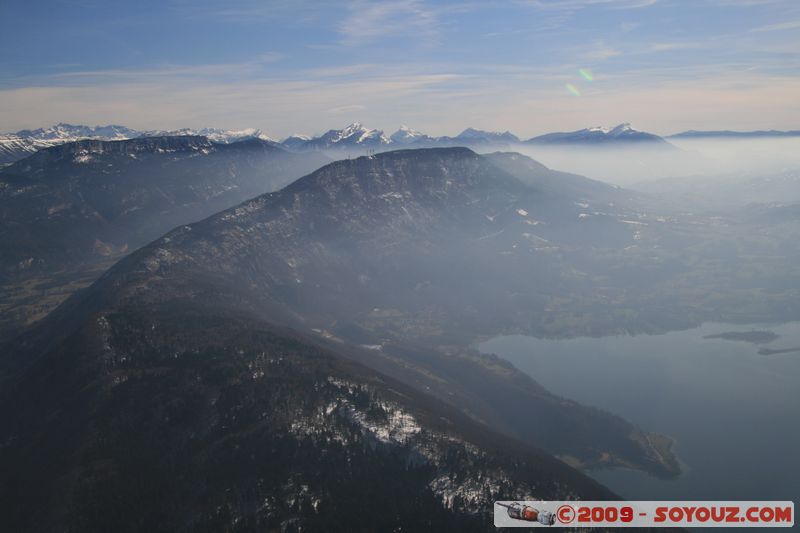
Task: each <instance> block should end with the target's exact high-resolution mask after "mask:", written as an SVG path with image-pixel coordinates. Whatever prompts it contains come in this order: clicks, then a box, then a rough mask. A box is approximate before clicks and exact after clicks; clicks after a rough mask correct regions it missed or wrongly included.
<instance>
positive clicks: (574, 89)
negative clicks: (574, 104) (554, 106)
mask: <svg viewBox="0 0 800 533" xmlns="http://www.w3.org/2000/svg"><path fill="white" fill-rule="evenodd" d="M566 87H567V90H568V91H569V92H570V93H571V94H572V95H573V96H580V95H581V92H580V91H579V90H578V88H577V87H575V86H574V85H572V84H571V83H568V84H567V85H566Z"/></svg>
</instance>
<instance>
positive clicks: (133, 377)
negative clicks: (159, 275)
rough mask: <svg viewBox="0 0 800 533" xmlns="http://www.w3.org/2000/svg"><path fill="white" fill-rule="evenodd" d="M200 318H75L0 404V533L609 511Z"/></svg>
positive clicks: (593, 491)
mask: <svg viewBox="0 0 800 533" xmlns="http://www.w3.org/2000/svg"><path fill="white" fill-rule="evenodd" d="M198 289H200V287H198ZM201 290H202V289H201ZM173 296H175V295H174V294H173ZM200 300H202V299H198V300H193V301H186V300H184V301H179V300H178V299H175V298H165V299H163V300H162V301H161V302H159V303H155V302H148V303H146V304H142V305H137V304H136V303H134V302H128V303H127V304H125V305H115V306H113V308H112V307H110V306H106V307H105V309H104V310H103V312H101V313H95V314H91V315H87V314H83V313H84V312H85V311H86V309H85V308H82V309H81V310H80V311H77V312H80V313H81V324H80V326H78V327H77V328H76V329H74V330H72V332H71V333H70V334H69V335H68V336H67V337H65V338H64V339H63V340H62V341H61V342H60V343H58V344H57V345H55V346H54V347H52V348H51V349H49V350H46V351H45V352H44V353H43V354H42V356H41V358H40V359H38V361H37V362H36V363H35V364H34V365H33V366H32V367H31V368H30V369H29V370H28V371H27V372H26V373H25V375H24V376H22V377H21V378H20V379H19V380H18V381H17V382H16V383H15V385H14V386H13V387H4V388H3V392H2V393H0V397H1V398H2V399H0V413H2V416H3V420H4V421H5V422H4V424H3V427H2V428H0V442H2V447H1V448H0V491H1V492H0V502H1V503H0V510H2V515H3V516H2V518H0V524H2V526H3V529H4V530H7V531H56V530H58V531H69V532H72V531H75V532H89V531H98V532H100V531H121V532H126V531H131V532H133V531H154V532H160V531H164V532H167V531H168V532H176V531H209V532H210V531H233V530H235V531H265V530H266V531H277V530H280V531H301V530H302V531H382V530H386V531H388V530H396V529H397V528H399V527H402V528H403V529H404V530H405V529H409V530H414V531H423V530H433V531H487V530H490V529H493V525H492V521H491V520H492V518H491V515H490V510H491V509H492V501H493V500H495V499H502V498H505V497H509V496H510V495H514V496H515V497H526V498H541V499H567V498H574V497H576V496H577V497H581V498H587V499H614V498H615V496H614V495H613V494H611V493H609V492H608V491H607V490H605V489H603V488H602V487H601V486H599V485H598V484H597V483H595V482H593V481H592V480H590V479H589V478H587V477H585V476H584V475H582V474H580V473H578V472H577V471H575V470H572V469H571V468H569V467H568V466H566V465H565V464H564V463H562V462H560V461H558V460H556V459H554V458H552V457H551V456H549V455H547V454H544V453H542V452H540V451H537V450H535V449H532V448H531V447H529V446H523V445H521V444H519V443H516V442H514V441H510V440H509V439H507V438H503V437H500V436H498V435H496V434H493V433H491V432H489V431H487V430H486V429H485V428H484V427H482V426H480V425H479V424H476V423H475V422H474V421H471V420H469V419H467V418H466V417H464V415H462V414H460V413H459V412H457V411H456V410H454V409H452V408H448V407H445V406H443V405H442V404H440V403H439V402H436V401H433V400H431V399H430V398H428V397H426V396H425V395H421V394H419V392H417V391H413V390H411V389H410V388H408V387H407V386H405V385H403V384H401V383H398V382H396V381H395V380H392V379H389V378H386V377H383V376H380V375H377V374H375V373H374V372H373V371H371V370H367V369H366V368H364V367H362V366H361V365H358V364H354V363H352V362H348V361H347V360H345V359H343V358H342V357H339V356H337V355H335V354H332V353H330V352H329V351H326V350H324V349H320V348H319V347H316V346H314V345H313V344H310V343H309V342H308V341H304V340H303V339H301V338H299V337H298V336H297V335H295V334H291V333H289V332H286V331H282V330H276V329H275V328H273V327H270V326H268V325H266V324H265V323H264V322H263V321H258V320H253V319H252V317H251V316H249V315H248V314H242V313H237V312H235V311H231V310H229V309H226V308H225V307H220V306H217V305H212V306H210V307H208V306H206V304H207V303H208V302H203V303H201V302H200ZM73 311H76V310H75V309H73Z"/></svg>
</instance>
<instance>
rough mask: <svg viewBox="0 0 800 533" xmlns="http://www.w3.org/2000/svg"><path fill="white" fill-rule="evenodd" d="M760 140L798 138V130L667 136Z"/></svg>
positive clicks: (672, 136)
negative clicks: (765, 138) (763, 138)
mask: <svg viewBox="0 0 800 533" xmlns="http://www.w3.org/2000/svg"><path fill="white" fill-rule="evenodd" d="M715 137H719V138H734V139H736V138H739V139H750V138H761V137H767V138H769V137H800V130H791V131H779V130H758V131H730V130H719V131H697V130H689V131H684V132H681V133H675V134H673V135H669V136H668V138H670V139H673V138H674V139H702V138H715Z"/></svg>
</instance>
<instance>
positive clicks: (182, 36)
mask: <svg viewBox="0 0 800 533" xmlns="http://www.w3.org/2000/svg"><path fill="white" fill-rule="evenodd" d="M354 121H360V122H362V123H363V124H365V125H366V126H368V127H373V128H379V129H383V130H386V132H387V133H391V132H392V131H394V130H395V129H397V127H398V126H400V125H401V124H406V125H408V126H410V127H412V128H414V129H418V130H421V131H424V132H426V133H429V134H432V135H453V134H456V133H458V132H459V131H461V130H463V129H464V128H466V127H476V128H480V129H487V130H499V131H504V130H510V131H512V132H514V133H516V134H517V135H519V136H520V137H523V138H528V137H531V136H534V135H536V134H541V133H545V132H550V131H569V130H574V129H579V128H584V127H589V126H597V125H605V126H613V125H615V124H618V123H621V122H630V123H632V124H633V126H634V127H636V128H638V129H642V130H646V131H652V132H654V133H658V134H668V133H674V132H678V131H683V130H688V129H705V130H708V129H736V130H751V129H800V1H797V0H508V1H501V0H491V1H485V0H484V1H481V0H476V1H470V0H465V1H459V2H450V1H431V0H389V1H363V0H338V1H317V0H294V1H290V0H274V1H257V0H227V1H209V0H158V1H150V0H139V1H137V2H130V1H125V2H117V1H114V0H73V1H67V0H52V1H37V0H24V1H19V0H0V131H16V130H19V129H23V128H36V127H41V126H47V125H51V124H55V123H58V122H69V123H78V124H89V125H95V124H108V123H115V124H123V125H127V126H129V127H133V128H137V129H176V128H181V127H194V128H198V127H221V128H230V129H238V128H245V127H255V128H260V129H262V130H263V131H264V132H265V133H267V134H269V135H271V136H273V137H276V138H280V137H285V136H288V135H290V134H293V133H305V134H315V133H320V132H323V131H326V130H328V129H331V128H341V127H344V126H345V125H347V124H348V123H350V122H354Z"/></svg>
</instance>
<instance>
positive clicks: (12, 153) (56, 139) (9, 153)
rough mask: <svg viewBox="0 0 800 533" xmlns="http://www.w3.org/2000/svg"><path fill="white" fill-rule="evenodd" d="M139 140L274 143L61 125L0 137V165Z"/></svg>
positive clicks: (211, 131)
mask: <svg viewBox="0 0 800 533" xmlns="http://www.w3.org/2000/svg"><path fill="white" fill-rule="evenodd" d="M139 137H206V138H207V139H208V140H209V141H211V142H214V143H217V144H230V143H234V142H239V141H244V140H248V139H261V140H262V141H265V142H269V143H272V144H278V143H277V141H275V140H274V139H271V138H270V137H268V136H267V135H265V134H264V133H263V132H262V131H261V130H258V129H254V128H248V129H243V130H224V129H220V128H202V129H192V128H182V129H179V130H150V131H139V130H134V129H131V128H128V127H126V126H119V125H116V124H109V125H108V126H84V125H73V124H66V123H63V122H62V123H60V124H56V125H55V126H50V127H48V128H38V129H35V130H20V131H18V132H16V133H6V134H0V165H3V164H8V163H13V162H14V161H17V160H19V159H22V158H24V157H27V156H29V155H31V154H33V153H35V152H37V151H39V150H41V149H42V148H49V147H51V146H57V145H60V144H65V143H71V142H76V141H82V140H87V139H88V140H97V141H124V140H127V139H136V138H139Z"/></svg>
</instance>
